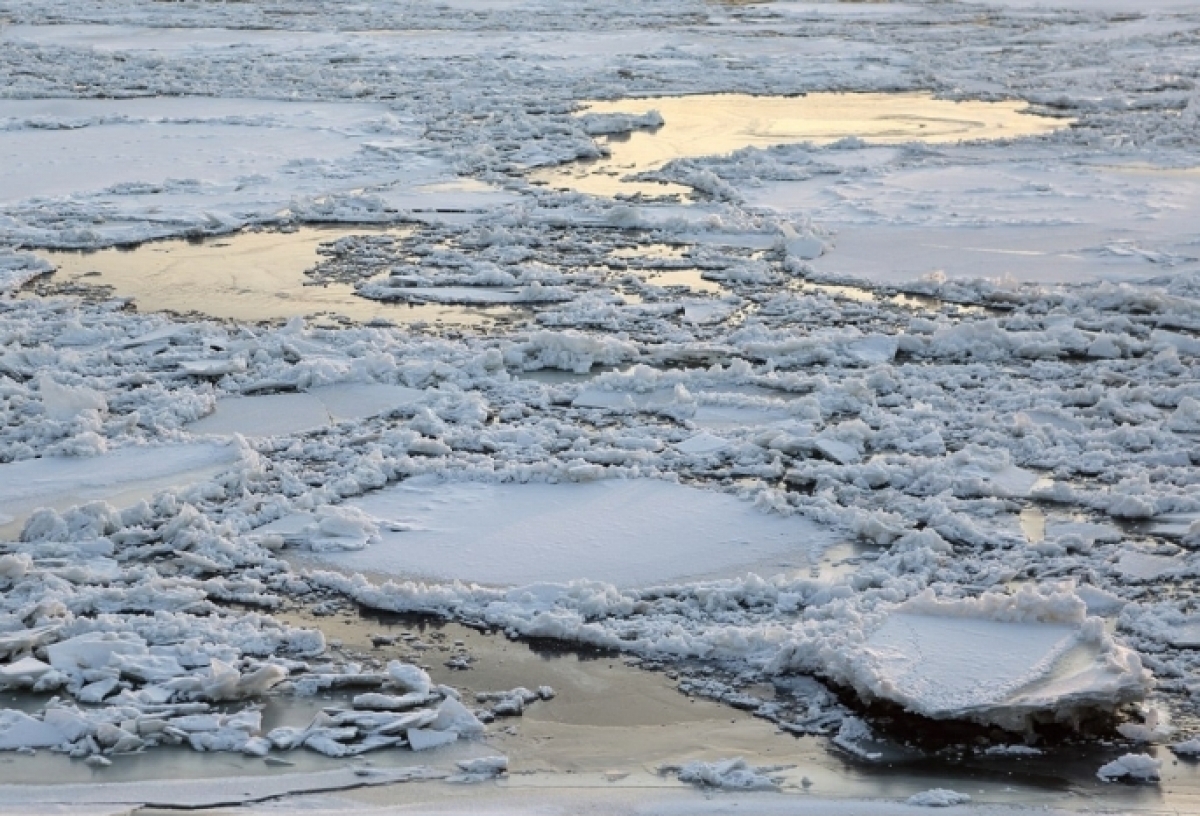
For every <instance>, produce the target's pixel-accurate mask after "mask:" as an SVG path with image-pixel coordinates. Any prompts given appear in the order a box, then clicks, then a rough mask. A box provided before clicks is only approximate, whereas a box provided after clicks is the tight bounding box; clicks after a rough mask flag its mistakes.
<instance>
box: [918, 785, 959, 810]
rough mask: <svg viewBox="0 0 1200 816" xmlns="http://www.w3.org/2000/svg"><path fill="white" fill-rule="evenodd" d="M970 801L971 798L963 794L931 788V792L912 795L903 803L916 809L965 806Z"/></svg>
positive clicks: (945, 789)
mask: <svg viewBox="0 0 1200 816" xmlns="http://www.w3.org/2000/svg"><path fill="white" fill-rule="evenodd" d="M970 801H971V797H970V796H967V794H965V793H959V792H958V791H952V790H949V789H947V788H932V789H931V790H927V791H921V792H920V793H914V794H913V795H912V796H910V797H908V799H907V800H906V802H905V803H906V804H909V805H914V806H916V807H952V806H954V805H965V804H966V803H967V802H970Z"/></svg>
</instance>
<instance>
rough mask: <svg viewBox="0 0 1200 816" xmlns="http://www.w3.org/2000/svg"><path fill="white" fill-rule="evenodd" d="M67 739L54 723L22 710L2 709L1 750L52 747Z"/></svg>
mask: <svg viewBox="0 0 1200 816" xmlns="http://www.w3.org/2000/svg"><path fill="white" fill-rule="evenodd" d="M66 741H67V738H66V735H64V734H63V732H61V731H59V730H58V729H57V728H55V727H54V726H52V725H49V724H47V723H45V722H42V721H41V720H35V719H34V718H33V717H30V716H29V715H28V714H26V713H24V712H22V711H16V710H14V709H11V708H8V709H4V710H0V751H15V750H17V749H18V748H50V747H52V746H55V745H61V744H62V743H64V742H66Z"/></svg>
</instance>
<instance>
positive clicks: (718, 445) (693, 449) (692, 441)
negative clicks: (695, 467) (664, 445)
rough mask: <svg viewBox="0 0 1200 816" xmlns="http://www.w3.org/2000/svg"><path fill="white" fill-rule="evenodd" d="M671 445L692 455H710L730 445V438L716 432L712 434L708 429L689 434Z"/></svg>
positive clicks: (681, 451)
mask: <svg viewBox="0 0 1200 816" xmlns="http://www.w3.org/2000/svg"><path fill="white" fill-rule="evenodd" d="M671 447H673V448H675V450H677V451H679V452H680V453H686V454H689V455H692V456H708V455H710V454H713V453H718V452H720V451H723V450H725V449H726V448H728V447H729V442H728V440H725V439H722V438H721V437H719V436H716V435H715V434H710V433H708V432H707V431H701V432H700V433H698V434H696V435H695V436H689V437H688V438H687V439H685V440H683V441H682V442H676V443H675V444H674V445H672V446H671Z"/></svg>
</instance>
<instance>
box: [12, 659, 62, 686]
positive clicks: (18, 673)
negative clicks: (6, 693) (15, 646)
mask: <svg viewBox="0 0 1200 816" xmlns="http://www.w3.org/2000/svg"><path fill="white" fill-rule="evenodd" d="M51 670H52V669H51V667H50V666H48V665H47V664H45V663H43V662H42V661H40V660H38V659H37V658H36V657H23V658H21V659H20V660H18V661H16V662H15V663H9V664H8V665H7V666H0V687H3V686H5V685H9V686H32V685H33V684H34V683H36V682H37V681H38V680H40V679H41V678H42V677H43V676H44V675H45V674H46V673H47V672H49V671H51Z"/></svg>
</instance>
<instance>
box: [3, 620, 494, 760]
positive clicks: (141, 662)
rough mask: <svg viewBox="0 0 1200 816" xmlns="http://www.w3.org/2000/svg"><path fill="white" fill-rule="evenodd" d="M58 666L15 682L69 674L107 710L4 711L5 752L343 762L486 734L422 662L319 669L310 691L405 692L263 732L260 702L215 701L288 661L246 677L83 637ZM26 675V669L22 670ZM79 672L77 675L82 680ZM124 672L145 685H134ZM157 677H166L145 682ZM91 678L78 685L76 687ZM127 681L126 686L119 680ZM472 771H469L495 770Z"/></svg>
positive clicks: (55, 705)
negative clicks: (287, 756)
mask: <svg viewBox="0 0 1200 816" xmlns="http://www.w3.org/2000/svg"><path fill="white" fill-rule="evenodd" d="M48 651H49V652H50V665H49V666H47V665H45V664H42V663H41V661H38V660H36V659H35V658H28V657H27V658H24V659H22V660H21V661H18V662H17V663H16V664H12V665H11V666H10V667H8V668H9V669H10V671H8V672H6V680H7V682H9V683H12V684H13V685H16V686H17V687H20V686H21V685H25V684H32V686H33V688H34V689H35V690H43V691H44V690H50V689H54V688H56V687H57V684H60V683H62V679H63V678H64V677H65V678H69V679H68V680H67V684H66V686H65V688H64V690H65V691H67V692H68V693H72V692H73V694H72V696H74V698H75V699H76V700H77V701H78V702H79V703H85V704H87V703H90V704H93V705H94V704H99V703H105V706H104V707H103V708H95V707H88V706H79V705H76V704H71V703H67V702H64V701H61V700H60V699H59V698H55V699H54V700H52V701H51V702H50V703H49V704H48V705H47V706H46V708H45V710H44V711H43V713H42V715H41V717H40V718H38V717H33V716H30V715H28V714H25V713H23V712H21V711H17V710H13V709H6V710H4V711H2V712H0V750H13V749H18V748H20V749H30V748H34V749H36V748H50V749H52V750H55V751H60V752H63V753H66V754H69V755H70V756H72V757H78V758H86V759H88V760H90V761H91V760H93V758H95V759H94V761H95V762H96V763H97V764H105V763H107V762H108V761H110V760H108V759H107V757H106V756H105V755H113V754H122V753H128V752H133V751H139V750H143V749H146V748H152V747H154V746H156V745H181V744H182V745H187V746H190V747H191V748H192V749H194V750H196V751H233V752H240V753H243V754H246V755H249V756H256V757H265V756H267V755H268V754H270V753H271V752H273V751H274V752H286V751H290V750H294V749H296V748H300V747H304V748H308V749H310V750H313V751H316V752H318V753H321V754H324V755H326V756H331V757H344V756H357V755H359V754H363V753H366V752H368V751H373V750H378V749H382V748H393V747H407V748H410V749H411V750H413V751H424V750H427V749H430V748H436V747H438V746H441V745H445V744H448V743H451V742H454V741H455V740H457V739H459V738H460V737H475V736H478V735H480V734H481V733H483V730H484V725H483V723H482V722H481V721H480V720H479V719H478V718H477V717H476V716H475V715H474V714H473V713H472V712H471V711H470V710H468V709H467V708H466V707H465V706H464V705H463V704H462V703H461V702H459V700H458V694H457V692H455V691H454V690H453V689H450V688H448V687H445V686H438V687H435V686H433V684H432V683H431V681H430V679H429V676H428V675H427V674H426V673H425V672H424V671H422V670H421V669H419V668H418V667H416V666H413V665H410V664H404V663H400V662H399V661H393V662H391V663H390V664H388V667H387V672H386V675H384V676H369V675H356V674H353V673H350V672H345V671H343V672H341V673H338V674H333V675H320V674H309V675H305V676H302V677H301V678H300V679H299V680H298V684H300V685H303V686H305V687H306V688H305V689H304V690H301V692H300V693H304V691H307V692H308V693H313V692H314V691H315V690H317V689H326V688H330V687H342V686H354V685H368V686H370V685H374V686H376V687H380V688H383V689H385V690H392V689H393V688H394V689H395V690H396V691H399V692H401V693H400V694H386V693H366V694H360V695H357V696H355V697H354V699H353V706H352V707H351V708H346V709H338V708H336V707H334V708H331V709H327V710H326V711H324V712H322V713H320V714H318V715H317V717H316V718H315V719H314V720H313V721H312V722H311V723H310V724H309V725H308V726H306V727H304V728H295V727H279V728H275V729H272V730H271V731H269V732H267V733H263V730H262V713H261V710H260V708H259V707H258V706H256V705H254V704H250V705H247V706H245V707H243V708H241V709H239V710H237V711H235V712H231V713H227V712H223V711H220V710H218V709H217V708H216V707H215V706H214V705H213V704H214V703H219V702H228V701H241V700H245V699H247V698H251V697H258V696H260V695H262V694H263V693H264V692H266V691H267V690H269V689H270V688H272V687H273V686H276V685H277V684H279V683H280V682H281V681H283V679H284V678H285V677H287V674H288V671H287V668H285V667H284V666H281V665H278V664H274V663H271V664H266V665H264V666H263V667H261V668H259V669H257V670H255V671H253V672H250V673H245V674H239V672H238V671H237V670H236V669H235V668H233V667H231V666H229V665H228V664H225V663H223V662H221V661H220V660H217V659H216V658H211V659H210V660H209V661H208V663H209V665H208V666H207V670H205V671H193V672H191V673H188V672H185V671H184V670H183V669H182V668H181V667H180V666H179V664H178V662H176V661H175V660H174V659H173V658H172V657H170V656H169V655H168V653H167V652H168V650H164V649H159V650H158V653H157V654H151V653H150V652H148V651H147V649H146V647H145V644H140V643H135V642H133V641H131V640H128V639H120V638H115V637H103V636H95V637H89V636H79V637H76V638H72V639H70V640H67V641H61V642H59V643H56V644H53V645H52V646H50V647H49V648H48ZM18 672H19V673H20V676H18ZM76 678H77V679H76ZM122 678H133V679H135V680H141V681H143V682H144V684H143V685H142V686H141V687H140V688H137V689H136V690H133V689H132V688H130V687H129V686H130V683H128V682H123V681H122ZM148 678H153V679H155V680H157V682H154V683H150V682H145V681H147V679H148ZM79 682H82V683H85V685H83V686H82V688H79V687H78V685H76V687H75V688H74V689H72V683H76V684H77V683H79ZM122 685H124V686H126V687H125V688H122V689H121V690H120V691H119V692H118V693H116V694H114V693H113V692H114V691H116V689H117V688H118V687H119V686H122ZM483 772H484V771H483V770H480V769H475V770H470V771H468V773H483Z"/></svg>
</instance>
